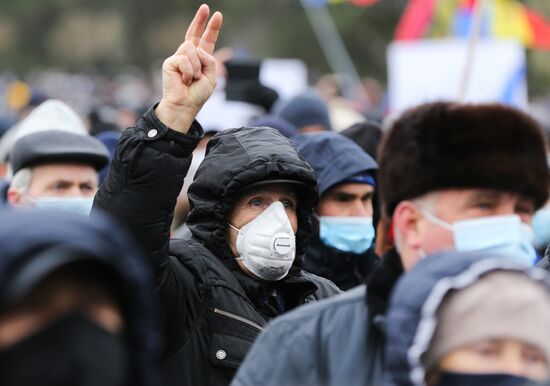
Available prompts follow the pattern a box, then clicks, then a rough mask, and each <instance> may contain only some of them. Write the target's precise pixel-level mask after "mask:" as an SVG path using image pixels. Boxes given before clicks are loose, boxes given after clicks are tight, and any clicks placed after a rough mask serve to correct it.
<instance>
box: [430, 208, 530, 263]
mask: <svg viewBox="0 0 550 386" xmlns="http://www.w3.org/2000/svg"><path fill="white" fill-rule="evenodd" d="M422 213H423V214H424V216H425V217H426V218H427V219H428V220H429V221H430V222H432V223H434V224H436V225H439V226H440V227H442V228H445V229H448V230H449V231H451V232H452V233H453V238H454V244H455V250H457V251H475V250H486V251H492V252H495V253H498V254H500V255H507V256H510V257H513V258H514V259H516V260H520V261H522V262H524V263H526V264H527V265H533V264H534V262H535V259H536V252H535V249H534V248H533V245H532V240H533V235H532V234H533V232H532V230H531V228H530V227H529V226H528V225H526V224H524V223H523V222H522V221H521V218H520V217H519V216H518V215H504V216H487V217H479V218H474V219H470V220H462V221H457V222H455V223H453V224H449V223H448V222H445V221H443V220H441V219H440V218H438V217H436V216H434V215H433V214H431V213H430V212H428V211H425V210H422Z"/></svg>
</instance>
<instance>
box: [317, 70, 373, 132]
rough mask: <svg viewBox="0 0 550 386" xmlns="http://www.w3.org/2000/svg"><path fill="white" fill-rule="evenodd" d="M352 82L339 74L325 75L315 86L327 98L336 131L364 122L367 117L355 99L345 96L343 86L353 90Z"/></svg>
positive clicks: (331, 119)
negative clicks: (357, 106)
mask: <svg viewBox="0 0 550 386" xmlns="http://www.w3.org/2000/svg"><path fill="white" fill-rule="evenodd" d="M349 83H351V82H350V81H349V80H347V78H346V77H345V76H341V75H337V74H327V75H323V76H322V77H321V79H319V81H318V82H317V84H316V85H315V88H316V89H317V90H318V91H319V93H320V94H321V95H322V96H323V98H324V99H325V101H326V103H327V106H328V110H329V116H330V121H331V124H332V127H333V129H334V131H337V132H341V131H342V130H344V129H346V128H348V127H350V126H352V125H354V124H357V123H361V122H364V121H365V120H366V119H365V117H364V116H363V115H361V113H360V112H359V111H357V110H356V109H355V108H354V107H353V104H354V101H352V100H349V99H347V98H344V93H343V92H342V86H344V87H347V89H348V91H351V88H352V87H350V86H351V85H350V84H349Z"/></svg>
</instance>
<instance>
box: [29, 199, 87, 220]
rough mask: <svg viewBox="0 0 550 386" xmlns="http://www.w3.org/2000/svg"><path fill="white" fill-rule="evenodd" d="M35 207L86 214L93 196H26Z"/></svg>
mask: <svg viewBox="0 0 550 386" xmlns="http://www.w3.org/2000/svg"><path fill="white" fill-rule="evenodd" d="M28 199H29V201H30V202H31V203H32V204H33V205H34V207H35V208H37V209H54V210H65V211H67V212H73V213H79V214H83V215H85V216H88V215H89V214H90V212H91V211H92V205H93V204H94V198H93V197H38V198H31V197H29V198H28Z"/></svg>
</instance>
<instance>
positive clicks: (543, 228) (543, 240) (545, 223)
mask: <svg viewBox="0 0 550 386" xmlns="http://www.w3.org/2000/svg"><path fill="white" fill-rule="evenodd" d="M532 224H533V241H534V243H535V246H536V247H538V248H545V247H546V246H547V245H549V244H550V207H544V208H542V209H541V210H539V211H537V212H536V213H535V215H534V216H533V221H532Z"/></svg>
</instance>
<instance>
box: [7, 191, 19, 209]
mask: <svg viewBox="0 0 550 386" xmlns="http://www.w3.org/2000/svg"><path fill="white" fill-rule="evenodd" d="M7 200H8V203H9V204H10V205H11V206H14V207H21V206H23V192H21V191H20V190H19V189H15V188H11V187H10V188H8V194H7Z"/></svg>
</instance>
